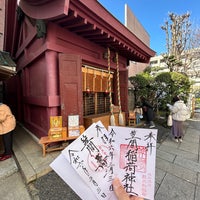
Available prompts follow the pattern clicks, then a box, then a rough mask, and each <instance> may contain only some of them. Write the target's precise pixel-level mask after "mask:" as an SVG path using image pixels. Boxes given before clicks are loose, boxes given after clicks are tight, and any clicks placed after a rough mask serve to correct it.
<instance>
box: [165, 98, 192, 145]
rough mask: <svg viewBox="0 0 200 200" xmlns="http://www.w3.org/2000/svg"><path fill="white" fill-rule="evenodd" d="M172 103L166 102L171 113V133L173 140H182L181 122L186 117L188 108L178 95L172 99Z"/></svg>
mask: <svg viewBox="0 0 200 200" xmlns="http://www.w3.org/2000/svg"><path fill="white" fill-rule="evenodd" d="M172 102H173V103H174V104H173V105H170V104H167V106H168V107H169V110H170V111H171V113H172V135H173V137H174V140H175V142H179V141H180V142H182V141H183V122H184V121H185V120H186V119H187V118H188V114H189V109H188V108H187V106H186V105H185V103H184V101H183V100H181V99H180V97H179V96H175V97H174V98H173V100H172Z"/></svg>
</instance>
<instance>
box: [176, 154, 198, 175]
mask: <svg viewBox="0 0 200 200" xmlns="http://www.w3.org/2000/svg"><path fill="white" fill-rule="evenodd" d="M174 163H175V164H177V165H179V166H184V168H187V169H190V170H191V171H194V172H200V163H197V162H193V161H191V160H188V159H185V158H183V157H182V156H177V157H176V159H175V161H174Z"/></svg>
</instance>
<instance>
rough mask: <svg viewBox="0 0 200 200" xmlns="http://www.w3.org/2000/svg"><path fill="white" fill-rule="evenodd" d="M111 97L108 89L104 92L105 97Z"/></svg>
mask: <svg viewBox="0 0 200 200" xmlns="http://www.w3.org/2000/svg"><path fill="white" fill-rule="evenodd" d="M108 95H109V91H108V90H107V89H106V90H105V92H104V96H105V97H107V96H108Z"/></svg>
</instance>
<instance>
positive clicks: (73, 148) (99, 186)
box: [62, 122, 116, 200]
mask: <svg viewBox="0 0 200 200" xmlns="http://www.w3.org/2000/svg"><path fill="white" fill-rule="evenodd" d="M62 154H63V155H64V157H65V158H66V159H67V160H68V161H69V163H70V164H71V165H72V167H73V168H74V169H75V170H76V171H77V173H78V174H79V175H80V177H81V178H82V179H83V180H84V181H85V184H87V185H88V186H89V187H90V188H91V190H92V191H93V192H94V194H95V195H96V197H97V199H99V200H107V199H112V200H114V199H116V198H115V197H114V196H113V195H114V194H113V192H112V191H111V190H110V188H111V186H112V179H113V165H112V159H113V156H112V155H111V149H110V144H109V138H108V132H107V130H106V128H105V127H104V126H103V124H102V123H101V122H98V123H94V124H92V125H91V126H90V127H89V128H88V129H87V130H86V131H85V132H84V133H83V134H81V136H80V137H78V138H77V139H76V140H75V141H74V142H73V143H71V144H70V145H69V146H67V147H66V148H65V149H64V150H63V151H62Z"/></svg>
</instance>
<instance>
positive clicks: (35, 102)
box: [16, 19, 128, 138]
mask: <svg viewBox="0 0 200 200" xmlns="http://www.w3.org/2000/svg"><path fill="white" fill-rule="evenodd" d="M22 27H23V30H21V35H20V38H21V39H19V49H18V51H17V54H16V55H17V63H18V69H20V72H19V74H18V78H19V83H20V84H19V87H20V90H19V91H20V93H21V94H20V95H18V98H20V99H19V101H22V102H23V103H22V104H19V103H18V106H19V107H20V109H21V110H23V113H24V114H23V115H20V113H18V115H19V116H20V118H21V121H23V123H24V124H25V126H26V127H27V128H28V129H29V130H30V131H31V132H33V133H34V134H35V135H36V136H37V137H38V138H40V137H41V136H44V135H47V132H48V129H49V117H50V116H51V115H60V113H61V109H60V91H59V88H60V87H59V75H58V74H59V71H58V70H59V65H58V63H59V62H58V55H59V53H61V52H62V53H65V54H72V55H73V54H74V55H79V56H80V57H81V59H82V64H88V65H92V66H95V67H100V68H103V69H107V60H105V59H103V53H104V52H105V51H107V50H106V49H105V48H102V47H100V46H98V45H96V44H94V43H92V42H90V41H88V40H86V39H83V38H82V37H80V36H78V35H76V34H73V33H71V32H69V31H67V30H65V29H62V28H61V27H59V26H57V25H55V24H53V23H49V24H48V25H47V36H46V38H45V39H44V38H42V39H37V38H36V37H35V35H36V30H35V29H34V27H33V26H32V25H31V24H30V23H29V21H28V20H27V19H26V20H25V21H24V25H23V26H22ZM24 33H26V34H24ZM111 55H112V56H111V57H114V52H111ZM119 58H120V61H119V63H120V74H121V75H120V83H121V88H122V90H121V102H122V109H123V111H127V106H128V102H127V101H128V98H127V96H128V93H127V92H128V91H127V80H128V73H127V69H126V58H123V57H120V56H119ZM111 67H112V69H113V70H116V63H114V62H112V61H111ZM115 85H116V84H115ZM114 89H115V92H116V89H117V88H114ZM114 102H115V103H116V104H117V103H118V102H117V93H116V95H115V99H114ZM79 103H82V102H79ZM68 106H70V105H68ZM77 106H78V105H77ZM80 117H81V120H80V121H82V116H80ZM65 125H66V124H65Z"/></svg>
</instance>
